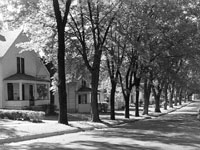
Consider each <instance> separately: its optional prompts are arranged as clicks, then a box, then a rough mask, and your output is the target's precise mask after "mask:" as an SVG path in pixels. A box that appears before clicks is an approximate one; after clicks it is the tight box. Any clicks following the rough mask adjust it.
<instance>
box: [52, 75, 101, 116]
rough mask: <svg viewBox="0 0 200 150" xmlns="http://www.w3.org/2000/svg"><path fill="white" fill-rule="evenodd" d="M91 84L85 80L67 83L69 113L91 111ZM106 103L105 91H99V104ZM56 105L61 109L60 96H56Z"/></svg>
mask: <svg viewBox="0 0 200 150" xmlns="http://www.w3.org/2000/svg"><path fill="white" fill-rule="evenodd" d="M90 87H91V86H90V83H89V82H88V81H87V80H85V79H84V78H80V79H77V80H75V79H74V80H73V81H71V82H69V83H66V92H67V111H68V112H80V113H81V112H83V113H89V112H90V111H91V91H92V89H91V88H90ZM103 101H104V94H103V91H98V102H99V103H101V102H103ZM55 105H56V108H58V109H59V103H58V94H57V93H56V94H55Z"/></svg>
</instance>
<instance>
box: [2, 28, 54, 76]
mask: <svg viewBox="0 0 200 150" xmlns="http://www.w3.org/2000/svg"><path fill="white" fill-rule="evenodd" d="M13 32H14V33H16V31H13ZM9 33H10V32H9ZM17 33H18V36H15V37H16V39H15V40H13V39H11V40H12V41H13V43H12V44H10V41H6V42H8V43H9V44H10V46H8V45H9V44H4V45H6V46H7V48H8V47H9V48H8V49H7V51H6V50H5V48H4V54H2V55H1V57H2V72H3V73H2V77H3V79H4V78H6V77H9V76H11V75H13V74H16V73H17V57H19V58H23V59H24V70H25V74H27V75H31V76H34V77H37V78H42V79H45V80H50V74H49V72H48V70H47V69H46V67H45V65H44V64H43V63H42V62H41V61H40V59H39V57H38V55H37V54H36V53H35V52H34V51H22V50H23V49H22V48H20V47H16V44H18V43H21V42H26V41H28V38H27V37H26V36H25V35H24V34H23V33H22V32H19V31H18V32H17ZM7 39H8V40H9V38H7Z"/></svg>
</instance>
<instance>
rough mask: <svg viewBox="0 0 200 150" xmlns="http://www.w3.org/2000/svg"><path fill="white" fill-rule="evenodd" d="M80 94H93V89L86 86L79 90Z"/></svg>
mask: <svg viewBox="0 0 200 150" xmlns="http://www.w3.org/2000/svg"><path fill="white" fill-rule="evenodd" d="M78 92H92V89H91V88H89V87H86V86H82V87H81V88H79V89H78Z"/></svg>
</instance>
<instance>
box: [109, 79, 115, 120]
mask: <svg viewBox="0 0 200 150" xmlns="http://www.w3.org/2000/svg"><path fill="white" fill-rule="evenodd" d="M111 84H112V89H111V92H110V119H111V120H115V92H116V86H117V84H116V82H115V81H111Z"/></svg>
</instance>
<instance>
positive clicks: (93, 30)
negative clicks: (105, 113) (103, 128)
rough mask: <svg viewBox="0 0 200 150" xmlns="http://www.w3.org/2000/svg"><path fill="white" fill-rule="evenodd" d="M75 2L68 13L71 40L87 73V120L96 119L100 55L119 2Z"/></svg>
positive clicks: (95, 120)
mask: <svg viewBox="0 0 200 150" xmlns="http://www.w3.org/2000/svg"><path fill="white" fill-rule="evenodd" d="M79 3H80V4H79V5H78V6H76V7H73V11H72V13H71V15H70V22H69V28H70V30H71V31H72V32H71V34H70V36H71V43H72V44H73V45H75V46H76V47H75V48H76V49H77V50H78V52H79V54H80V55H81V56H82V58H83V60H84V62H85V65H86V67H87V69H88V70H89V72H90V73H91V86H92V97H91V108H92V109H91V120H92V121H93V122H100V118H99V112H98V99H97V94H98V84H99V71H100V64H101V56H102V52H103V50H104V44H105V42H106V38H107V35H108V33H109V30H110V27H111V25H112V23H113V20H114V18H115V14H116V13H115V12H116V9H117V7H118V5H119V3H116V2H115V1H114V3H113V2H103V1H102V0H97V1H95V2H94V1H91V0H87V1H86V2H85V1H84V2H79Z"/></svg>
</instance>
